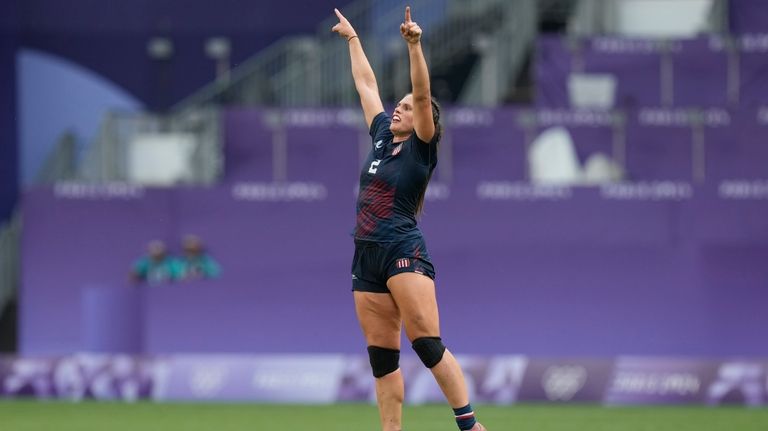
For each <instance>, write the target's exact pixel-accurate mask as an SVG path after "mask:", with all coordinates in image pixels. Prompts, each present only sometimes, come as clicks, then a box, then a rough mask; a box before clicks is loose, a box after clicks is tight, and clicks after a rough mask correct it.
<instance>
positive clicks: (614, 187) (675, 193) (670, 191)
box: [600, 181, 693, 201]
mask: <svg viewBox="0 0 768 431" xmlns="http://www.w3.org/2000/svg"><path fill="white" fill-rule="evenodd" d="M600 196H602V197H603V198H604V199H614V200H651V201H680V200H686V199H690V198H692V197H693V186H692V185H691V184H689V183H681V182H674V181H660V182H653V183H626V184H604V185H602V186H600Z"/></svg>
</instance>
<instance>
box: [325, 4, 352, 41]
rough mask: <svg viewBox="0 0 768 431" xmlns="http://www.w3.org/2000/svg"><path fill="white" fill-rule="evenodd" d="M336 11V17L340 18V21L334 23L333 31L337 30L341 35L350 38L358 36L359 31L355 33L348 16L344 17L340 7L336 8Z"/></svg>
mask: <svg viewBox="0 0 768 431" xmlns="http://www.w3.org/2000/svg"><path fill="white" fill-rule="evenodd" d="M333 11H334V12H336V17H337V18H339V23H338V24H336V25H334V26H333V28H332V29H331V31H333V32H336V33H338V34H339V36H341V37H343V38H345V39H347V40H350V38H352V37H354V36H357V33H355V29H354V28H353V27H352V24H350V23H349V21H347V19H346V18H344V15H342V14H341V12H339V10H338V9H334V10H333Z"/></svg>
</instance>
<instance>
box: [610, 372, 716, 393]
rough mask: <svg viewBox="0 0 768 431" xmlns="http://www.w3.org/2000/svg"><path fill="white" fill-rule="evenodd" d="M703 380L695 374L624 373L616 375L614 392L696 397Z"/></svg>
mask: <svg viewBox="0 0 768 431" xmlns="http://www.w3.org/2000/svg"><path fill="white" fill-rule="evenodd" d="M700 389H701V380H700V379H699V377H698V376H697V375H696V374H694V373H682V372H651V371H645V372H644V371H623V372H618V373H616V376H615V377H614V379H613V383H612V388H611V390H612V391H615V392H617V393H623V394H637V395H678V396H686V395H695V394H698V393H699V390H700Z"/></svg>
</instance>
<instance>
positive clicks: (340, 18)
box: [333, 8, 344, 21]
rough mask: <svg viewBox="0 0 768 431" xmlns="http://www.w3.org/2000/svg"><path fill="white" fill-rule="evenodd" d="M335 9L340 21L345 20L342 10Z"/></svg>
mask: <svg viewBox="0 0 768 431" xmlns="http://www.w3.org/2000/svg"><path fill="white" fill-rule="evenodd" d="M333 11H334V12H335V13H336V17H337V18H338V19H339V21H343V20H344V15H342V14H341V12H339V10H338V9H336V8H334V9H333Z"/></svg>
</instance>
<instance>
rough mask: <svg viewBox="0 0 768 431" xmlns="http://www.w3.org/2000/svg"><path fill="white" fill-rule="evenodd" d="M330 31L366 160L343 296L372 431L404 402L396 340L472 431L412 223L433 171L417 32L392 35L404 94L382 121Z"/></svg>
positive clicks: (433, 125)
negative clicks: (362, 352)
mask: <svg viewBox="0 0 768 431" xmlns="http://www.w3.org/2000/svg"><path fill="white" fill-rule="evenodd" d="M335 12H336V16H337V17H338V18H339V23H338V24H336V25H335V26H334V27H333V31H334V32H336V33H338V34H339V35H340V36H341V37H343V38H345V39H346V41H347V43H348V44H349V55H350V58H351V61H352V77H353V78H354V81H355V87H356V88H357V92H358V93H359V95H360V103H361V104H362V107H363V114H364V116H365V122H366V125H367V126H368V128H369V130H370V134H371V138H372V140H371V143H372V145H371V151H370V154H369V155H368V159H367V160H366V161H365V163H364V165H363V169H362V172H361V173H360V192H359V195H358V198H357V224H356V227H355V232H354V237H355V256H354V259H353V262H352V290H353V294H354V299H355V310H356V312H357V318H358V320H359V322H360V326H361V328H362V330H363V334H364V335H365V339H366V343H367V344H368V356H369V359H370V362H371V368H372V370H373V376H374V377H375V379H376V399H377V401H378V406H379V415H380V418H381V427H382V429H383V430H384V431H399V430H400V429H401V422H402V420H401V419H402V405H403V398H404V386H403V376H402V374H401V373H400V365H399V360H400V331H401V327H402V326H405V333H406V335H407V337H408V339H409V340H410V341H411V343H412V347H413V350H415V351H416V354H417V355H418V356H419V358H420V359H421V361H422V362H423V363H424V365H425V366H426V367H428V368H429V369H430V370H431V371H432V374H433V375H434V376H435V379H436V380H437V383H438V384H439V386H440V389H441V390H442V391H443V394H445V397H446V399H447V400H448V403H449V404H450V405H451V407H453V410H454V415H455V418H456V423H457V425H458V426H459V429H461V430H472V431H482V430H485V428H484V427H483V426H482V425H480V423H478V422H476V420H475V414H474V411H473V410H472V406H471V405H470V403H469V396H468V394H467V387H466V383H465V381H464V375H463V374H462V371H461V367H460V366H459V363H458V362H457V361H456V358H454V357H453V355H452V354H451V352H450V351H448V350H446V348H445V346H444V345H443V343H442V340H441V338H440V324H439V317H438V310H437V299H436V297H435V283H434V277H435V271H434V267H433V266H432V262H431V261H430V258H429V254H428V253H427V247H426V244H425V242H424V238H423V236H422V233H421V231H420V230H419V228H418V227H417V225H416V216H417V215H418V214H419V213H420V212H421V208H422V206H423V204H424V196H425V193H426V190H427V184H428V183H429V179H430V178H431V176H432V172H433V171H434V169H435V166H436V165H437V149H438V143H439V142H440V133H441V126H440V108H439V106H438V104H437V103H436V102H435V101H434V100H433V99H432V96H431V94H430V84H429V71H428V70H427V63H426V61H425V59H424V53H423V52H422V50H421V28H420V27H419V25H418V24H416V23H415V22H413V21H412V20H411V10H410V8H409V7H406V8H405V21H404V22H403V23H402V24H401V25H400V33H401V34H402V36H403V39H405V42H406V44H407V46H408V56H409V59H410V72H411V84H412V87H413V91H412V93H409V94H407V95H405V97H403V98H402V99H401V100H400V101H399V102H398V103H397V106H396V107H395V110H394V112H393V113H392V115H391V116H390V115H388V114H387V113H386V112H384V107H383V105H382V103H381V98H380V97H379V90H378V87H377V84H376V76H374V73H373V69H371V66H370V64H369V63H368V59H367V58H366V56H365V53H364V52H363V46H362V43H361V41H360V38H359V37H358V35H357V33H356V32H355V29H354V28H353V27H352V25H351V24H350V23H349V21H347V19H346V18H344V16H343V15H342V14H341V12H339V10H338V9H336V10H335Z"/></svg>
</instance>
